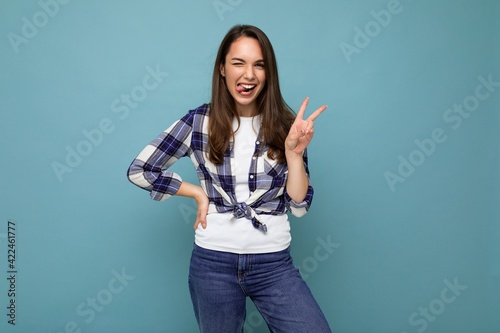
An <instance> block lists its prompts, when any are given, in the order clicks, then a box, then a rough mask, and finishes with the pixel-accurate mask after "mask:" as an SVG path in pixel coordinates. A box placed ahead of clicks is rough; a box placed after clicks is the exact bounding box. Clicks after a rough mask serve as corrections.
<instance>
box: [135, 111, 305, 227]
mask: <svg viewBox="0 0 500 333" xmlns="http://www.w3.org/2000/svg"><path fill="white" fill-rule="evenodd" d="M209 112H210V106H209V105H208V104H204V105H202V106H200V107H198V108H196V109H194V110H191V111H189V112H188V113H187V114H186V115H185V116H184V117H182V118H181V119H180V120H178V121H176V122H175V123H174V124H173V125H171V126H170V127H169V128H168V129H167V130H165V131H164V132H163V133H162V134H161V135H160V136H158V137H157V138H156V139H155V140H153V141H152V142H151V143H150V144H149V145H148V146H146V148H144V149H143V151H142V152H141V153H140V154H139V155H138V156H137V157H136V158H135V159H134V161H133V162H132V164H131V165H130V167H129V169H128V178H129V180H130V181H131V182H132V183H134V184H135V185H137V186H139V187H141V188H143V189H145V190H148V191H150V192H151V198H152V199H154V200H158V201H163V200H166V199H168V198H170V197H171V196H172V195H175V194H176V193H177V191H178V190H179V187H180V186H181V183H182V178H181V177H180V176H179V175H178V174H176V173H174V172H172V171H170V170H168V168H169V167H170V166H171V165H172V164H174V163H175V162H176V161H177V160H178V159H180V158H181V157H185V156H189V157H190V158H191V161H192V162H193V164H194V167H195V169H196V172H197V174H198V178H199V180H200V184H201V187H202V188H203V190H204V191H205V193H206V194H207V196H208V198H209V200H210V205H209V210H208V213H209V214H211V213H217V212H218V213H227V212H232V213H233V215H234V216H235V217H237V218H242V217H245V218H247V219H249V220H250V221H252V224H253V226H254V227H255V228H257V229H259V230H261V231H263V232H266V231H267V228H266V225H265V224H263V223H261V221H260V219H259V214H269V215H281V214H285V213H286V212H291V213H292V214H293V215H295V216H297V217H300V216H302V215H304V214H305V213H306V212H307V210H308V209H309V206H310V205H311V201H312V198H313V188H312V187H311V186H310V185H309V187H308V190H307V195H306V198H305V199H304V201H303V202H301V203H296V202H295V201H293V200H292V198H290V196H289V195H288V193H287V192H286V187H285V185H286V180H287V176H288V169H287V165H286V164H280V163H277V162H276V161H275V160H272V159H269V158H268V156H267V147H266V145H265V143H264V142H262V141H261V140H260V139H257V141H256V142H255V150H254V154H253V157H252V161H251V163H250V170H249V173H248V185H249V188H250V197H249V198H248V199H247V200H245V202H237V200H236V197H235V192H234V184H235V176H234V175H233V174H232V173H231V169H232V168H231V166H232V165H233V166H234V165H235V163H236V162H235V160H234V154H233V150H232V145H233V143H232V142H230V143H229V147H228V149H227V151H226V153H225V156H224V163H223V164H221V165H214V164H213V163H212V162H210V160H208V158H207V153H208V116H209ZM260 137H261V136H260V134H259V136H258V138H260ZM303 159H304V165H305V169H306V173H307V175H308V177H309V170H308V167H307V152H306V151H305V152H304V155H303Z"/></svg>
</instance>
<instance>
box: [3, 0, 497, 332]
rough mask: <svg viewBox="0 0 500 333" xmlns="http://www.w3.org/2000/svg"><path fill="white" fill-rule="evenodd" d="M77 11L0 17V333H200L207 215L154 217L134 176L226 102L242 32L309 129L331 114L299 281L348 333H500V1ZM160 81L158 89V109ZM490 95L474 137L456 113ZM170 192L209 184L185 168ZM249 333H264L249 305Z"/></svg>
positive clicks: (88, 7)
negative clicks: (256, 35) (235, 37)
mask: <svg viewBox="0 0 500 333" xmlns="http://www.w3.org/2000/svg"><path fill="white" fill-rule="evenodd" d="M63 2H64V1H62V0H60V3H59V2H55V0H41V1H40V2H36V1H17V2H11V1H9V2H7V1H3V2H2V3H1V4H0V34H2V38H1V41H0V55H1V63H0V94H1V98H0V109H1V115H0V117H1V118H0V135H1V142H2V144H1V148H0V156H1V158H2V163H1V165H0V168H1V175H2V182H1V192H0V193H1V194H0V248H1V251H0V254H1V257H0V268H1V269H2V272H1V276H2V278H1V280H0V295H1V297H0V300H1V304H0V309H2V310H0V312H1V313H0V314H1V315H0V318H1V319H0V331H2V332H22V333H27V332H29V333H31V332H43V333H49V332H52V333H56V332H57V333H59V332H88V333H91V332H99V333H104V332H113V333H116V332H121V333H126V332H196V331H197V326H196V323H195V320H194V315H193V311H192V308H191V302H190V298H189V293H188V288H187V272H188V264H189V257H190V251H191V248H192V242H193V230H192V225H193V221H194V215H195V213H196V207H195V205H194V202H193V201H192V200H190V199H187V198H179V197H174V198H172V199H170V200H168V201H166V202H162V203H158V202H154V201H152V200H151V199H150V198H149V195H148V193H147V192H145V191H141V190H140V189H138V188H136V187H135V186H133V185H132V184H130V183H129V182H128V180H127V178H126V170H127V168H128V166H129V164H130V162H131V161H132V160H133V158H134V157H135V156H136V155H137V154H138V153H139V151H140V150H141V149H142V148H143V147H144V146H145V145H146V144H147V143H148V142H149V141H150V140H152V139H153V138H154V137H156V135H157V134H159V133H160V132H161V131H163V130H164V129H165V128H167V127H168V126H169V125H170V124H171V123H172V122H173V121H175V120H176V119H178V118H180V117H182V116H183V115H184V114H185V113H186V112H187V111H188V110H189V109H192V108H194V107H196V106H198V105H200V104H202V103H205V102H207V101H208V100H209V96H210V80H211V72H212V66H213V61H214V57H215V54H216V52H217V47H218V45H219V43H220V41H221V39H222V37H223V36H224V34H225V33H226V32H227V30H228V29H229V28H230V27H231V26H232V25H234V24H237V23H249V24H254V25H257V26H259V27H260V28H262V29H263V30H264V31H265V32H266V33H267V34H268V36H269V38H270V39H271V41H272V42H273V45H274V48H275V52H276V54H277V58H278V62H279V70H280V79H281V85H282V91H283V93H284V96H285V99H286V100H287V102H288V103H289V104H290V105H291V106H292V107H293V108H295V109H297V108H298V106H299V105H300V102H301V101H302V99H303V98H304V97H306V96H310V97H311V103H310V110H309V111H310V112H311V111H312V110H314V109H315V108H316V107H318V106H320V105H321V104H328V105H329V108H328V110H327V111H326V112H325V113H324V114H323V115H321V117H320V118H319V119H318V121H317V122H316V125H315V131H316V134H315V138H314V140H313V143H312V144H311V146H310V149H309V154H310V169H311V176H312V182H313V185H314V186H315V191H316V192H315V199H314V202H313V205H312V207H311V210H310V212H309V213H308V214H307V215H306V216H304V217H303V218H301V219H296V218H293V217H292V218H291V220H292V232H293V242H292V251H293V255H294V259H295V263H296V265H297V266H298V267H300V269H301V272H302V273H303V274H304V277H305V278H306V280H307V282H308V284H309V286H310V288H311V289H312V291H313V293H314V294H315V296H316V297H317V300H318V302H319V303H320V305H321V306H322V308H323V310H324V312H325V314H326V316H327V317H328V319H329V321H330V323H331V326H332V328H333V330H334V331H335V332H359V333H366V332H382V333H403V332H406V333H413V332H454V333H459V332H466V333H470V332H478V333H489V332H499V331H500V319H499V318H500V316H499V313H500V289H499V283H500V261H499V258H500V245H499V244H500V242H499V239H500V226H499V222H500V210H499V199H500V192H499V191H500V178H499V166H500V158H499V157H500V154H499V153H500V151H499V142H500V131H499V129H500V117H499V114H500V113H499V111H500V87H499V86H498V82H500V63H499V61H498V59H500V2H499V1H496V0H489V1H488V0H481V1H472V0H471V1H459V0H453V1H452V0H448V1H431V0H418V1H417V0H413V1H411V0H401V1H400V3H399V5H398V4H397V2H395V1H394V0H389V1H387V0H380V1H379V0H376V1H375V0H372V1H368V0H356V1H348V0H335V1H296V0H294V1H290V0H289V1H263V0H258V1H249V0H220V1H213V0H194V1H175V2H174V1H160V0H156V1H155V0H148V1H141V2H139V1H118V0H114V1H95V0H91V1H67V3H63ZM44 8H45V9H44ZM388 8H389V9H388ZM389 10H392V13H391V11H389ZM372 11H374V12H372ZM381 11H382V12H381ZM377 13H378V14H377ZM384 13H389V14H390V18H389V17H388V16H387V15H386V16H383V14H384ZM377 15H378V17H379V21H377V20H376V18H375V17H376V16H377ZM35 24H36V25H35ZM30 25H31V29H30ZM359 31H362V32H361V33H360V32H359ZM363 35H364V36H363ZM346 50H350V51H349V52H347V51H346ZM353 50H356V51H353ZM148 68H149V70H153V71H159V72H161V74H160V76H159V77H158V80H157V81H154V80H151V77H150V78H149V79H148V80H149V81H148V82H149V83H150V84H153V83H154V82H156V83H157V84H156V85H155V88H154V89H151V90H145V89H144V87H142V84H143V80H144V78H145V77H147V75H148V73H149V72H148ZM478 77H483V78H484V79H486V80H488V77H489V79H490V80H491V81H494V82H497V83H496V86H495V85H493V86H492V87H490V89H491V90H488V89H487V88H486V87H485V86H484V85H483V86H482V87H480V88H477V87H479V86H481V82H480V80H478ZM477 89H479V91H480V93H481V94H482V95H481V96H483V100H480V101H479V104H478V105H475V106H474V105H473V106H474V110H475V111H473V112H470V113H469V112H468V111H467V112H464V113H463V114H464V115H466V117H463V116H460V119H461V123H460V126H458V121H459V120H457V118H456V117H457V115H459V114H458V113H453V114H452V113H450V112H453V111H448V110H450V109H453V105H454V104H457V105H460V104H463V103H464V102H466V101H468V102H471V101H472V102H474V98H475V97H474V96H475V94H476V90H477ZM144 92H146V94H147V96H146V95H144ZM132 93H133V94H134V96H135V97H136V104H133V105H134V107H133V108H132V107H128V113H126V108H125V105H126V104H124V103H123V102H121V96H122V95H127V94H128V95H131V94H132ZM141 93H143V94H142V95H141ZM485 94H486V95H487V97H484V96H485ZM116 100H118V102H116ZM475 101H478V99H477V98H476V99H475ZM113 103H118V104H115V108H113V106H112V105H113ZM117 106H121V107H122V108H121V109H120V111H119V112H115V111H117V109H116V107H117ZM451 116H454V117H455V118H453V119H454V120H453V121H452V120H451V119H452V118H450V117H451ZM446 117H448V118H446ZM102 122H104V123H106V122H107V124H106V125H105V126H104V128H105V130H106V131H107V133H104V132H103V131H102V129H100V130H99V131H100V132H101V136H100V135H99V134H98V132H97V130H96V129H98V128H99V124H100V123H102ZM454 126H455V128H454ZM436 129H438V131H439V129H441V135H440V136H439V137H440V139H441V141H442V142H434V143H430V142H429V139H431V138H432V132H433V131H435V130H436ZM85 131H87V133H94V137H93V140H94V143H92V142H90V139H88V138H87V137H86V136H85V134H84V133H85ZM444 138H446V139H444ZM415 140H420V142H425V143H427V146H424V147H427V148H425V149H427V152H425V151H424V150H425V149H424V148H419V147H418V146H417V144H416V143H415ZM433 140H434V139H433ZM85 142H86V143H85ZM68 149H69V150H68ZM78 149H80V152H82V153H84V154H79V156H80V159H78V158H77V157H74V156H73V157H72V158H73V160H71V159H70V163H71V164H72V166H69V164H68V162H67V161H66V159H67V155H68V154H70V153H68V151H71V150H74V151H76V152H77V153H78ZM83 155H85V156H83ZM403 160H405V161H407V162H401V161H403ZM410 160H411V161H413V162H410ZM71 161H72V162H71ZM58 163H59V164H58ZM405 163H414V164H415V165H414V166H412V167H409V166H408V165H406V169H405V166H402V165H404V164H405ZM54 165H58V166H59V167H61V166H63V165H64V166H65V169H59V171H57V170H55V169H54ZM398 168H399V171H398ZM61 170H64V171H61ZM174 170H176V171H178V172H179V173H181V175H182V176H183V178H184V179H186V180H188V181H193V182H196V176H195V172H194V169H193V168H192V166H191V163H190V161H188V160H185V161H184V160H181V161H179V162H178V163H177V164H176V165H175V166H174ZM412 170H413V171H412ZM388 172H390V173H392V176H391V177H394V176H397V177H401V178H397V179H399V181H394V182H393V183H392V185H391V181H388V179H387V178H386V176H387V174H388ZM405 172H406V173H405ZM392 179H393V180H394V179H396V178H392ZM401 180H404V181H401ZM9 220H11V221H14V222H15V223H16V237H17V242H16V247H17V252H16V255H17V256H16V269H17V271H18V273H17V276H16V298H15V301H16V325H15V326H13V325H10V324H8V322H7V321H8V319H9V318H8V317H7V312H8V309H7V308H6V307H7V306H8V304H9V303H8V302H9V299H10V298H8V297H7V293H8V289H9V285H8V281H7V277H8V274H7V270H8V269H7V268H6V264H7V244H8V243H7V221H9ZM325 244H327V246H326V247H325ZM328 244H329V245H328ZM120 274H121V275H122V280H119V279H117V278H116V275H120ZM123 276H126V277H125V278H124V277H123ZM453 285H455V287H453ZM450 286H451V287H450ZM457 288H458V289H457ZM92 299H94V302H96V303H95V304H94V307H92V305H91V304H92V303H91V302H92ZM89 302H90V303H89ZM246 329H247V330H246V332H267V328H266V325H265V324H264V322H263V320H262V318H261V317H260V316H259V315H258V314H257V312H256V310H255V308H254V307H253V306H252V305H251V304H249V307H248V315H247V323H246Z"/></svg>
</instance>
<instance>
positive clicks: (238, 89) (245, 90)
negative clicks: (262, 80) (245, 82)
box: [236, 84, 255, 93]
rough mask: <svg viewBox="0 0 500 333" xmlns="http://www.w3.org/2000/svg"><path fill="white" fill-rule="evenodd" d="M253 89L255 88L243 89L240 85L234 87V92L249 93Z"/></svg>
mask: <svg viewBox="0 0 500 333" xmlns="http://www.w3.org/2000/svg"><path fill="white" fill-rule="evenodd" d="M253 88H255V86H253V87H252V88H249V89H247V88H245V87H243V86H242V85H240V84H239V85H238V86H237V87H236V91H237V92H239V93H241V92H249V91H251V90H252V89H253Z"/></svg>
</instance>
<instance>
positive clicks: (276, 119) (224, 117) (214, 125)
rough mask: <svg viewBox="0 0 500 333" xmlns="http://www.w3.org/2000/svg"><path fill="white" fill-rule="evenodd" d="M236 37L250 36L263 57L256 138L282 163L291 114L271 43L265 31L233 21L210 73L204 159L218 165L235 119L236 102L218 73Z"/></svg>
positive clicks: (270, 154)
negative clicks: (259, 129)
mask: <svg viewBox="0 0 500 333" xmlns="http://www.w3.org/2000/svg"><path fill="white" fill-rule="evenodd" d="M240 37H250V38H254V39H256V40H257V41H258V42H259V45H260V48H261V50H262V54H263V57H264V70H265V73H266V83H265V86H264V88H263V89H262V91H261V92H260V94H259V96H257V100H256V101H257V112H258V114H261V117H262V126H261V134H262V137H261V138H260V140H263V141H264V142H265V144H266V145H267V146H268V152H267V155H268V157H269V158H271V159H275V160H277V161H278V162H279V163H285V161H286V158H285V147H284V144H285V138H286V136H287V135H288V131H289V130H290V126H291V125H292V123H293V121H294V119H295V115H294V113H293V111H292V109H291V108H290V107H289V106H288V105H287V104H286V103H285V101H284V99H283V96H282V95H281V90H280V86H279V79H278V66H277V63H276V57H275V55H274V50H273V46H272V45H271V42H270V41H269V38H268V37H267V36H266V34H265V33H264V32H263V31H262V30H260V29H259V28H257V27H255V26H251V25H236V26H234V27H232V28H231V29H230V30H229V31H228V33H227V34H226V36H225V37H224V39H223V40H222V42H221V44H220V47H219V51H218V53H217V58H216V59H215V65H214V72H213V77H212V100H211V103H210V116H209V121H208V144H209V148H210V149H209V152H208V159H209V160H210V161H211V162H212V163H214V164H216V165H220V164H222V163H223V161H224V154H225V152H226V150H227V147H228V145H229V140H230V139H231V137H233V135H234V133H233V127H232V123H233V117H236V118H237V119H238V122H239V117H238V112H237V111H236V104H235V101H234V99H233V97H232V96H231V94H230V93H229V90H228V88H227V86H226V80H225V78H224V77H223V76H222V75H221V72H220V68H221V66H224V65H225V63H226V55H227V54H228V52H229V49H230V47H231V45H232V44H233V43H234V42H235V41H236V40H237V39H239V38H240Z"/></svg>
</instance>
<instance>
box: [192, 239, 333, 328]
mask: <svg viewBox="0 0 500 333" xmlns="http://www.w3.org/2000/svg"><path fill="white" fill-rule="evenodd" d="M189 291H190V292H191V299H192V301H193V308H194V313H195V316H196V320H197V321H198V326H199V327H200V332H201V333H212V332H213V333H241V332H243V325H244V322H245V314H246V310H245V305H246V297H250V299H251V300H252V301H253V302H254V304H255V306H256V308H257V309H258V310H259V311H260V313H261V314H262V317H263V318H264V320H265V321H266V323H267V325H268V327H269V330H270V331H271V332H284V333H285V332H286V333H308V332H310V333H323V332H331V330H330V327H329V326H328V322H327V321H326V318H325V316H324V315H323V313H322V311H321V309H320V308H319V306H318V303H317V302H316V300H315V299H314V297H313V295H312V294H311V291H310V290H309V288H308V287H307V285H306V283H305V282H304V280H303V279H302V277H301V275H300V273H299V271H298V269H297V268H295V267H294V265H293V262H292V258H291V256H290V249H289V248H287V249H285V250H283V251H279V252H274V253H265V254H234V253H228V252H219V251H213V250H207V249H204V248H201V247H199V246H197V245H196V244H195V245H194V249H193V253H192V256H191V263H190V267H189Z"/></svg>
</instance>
